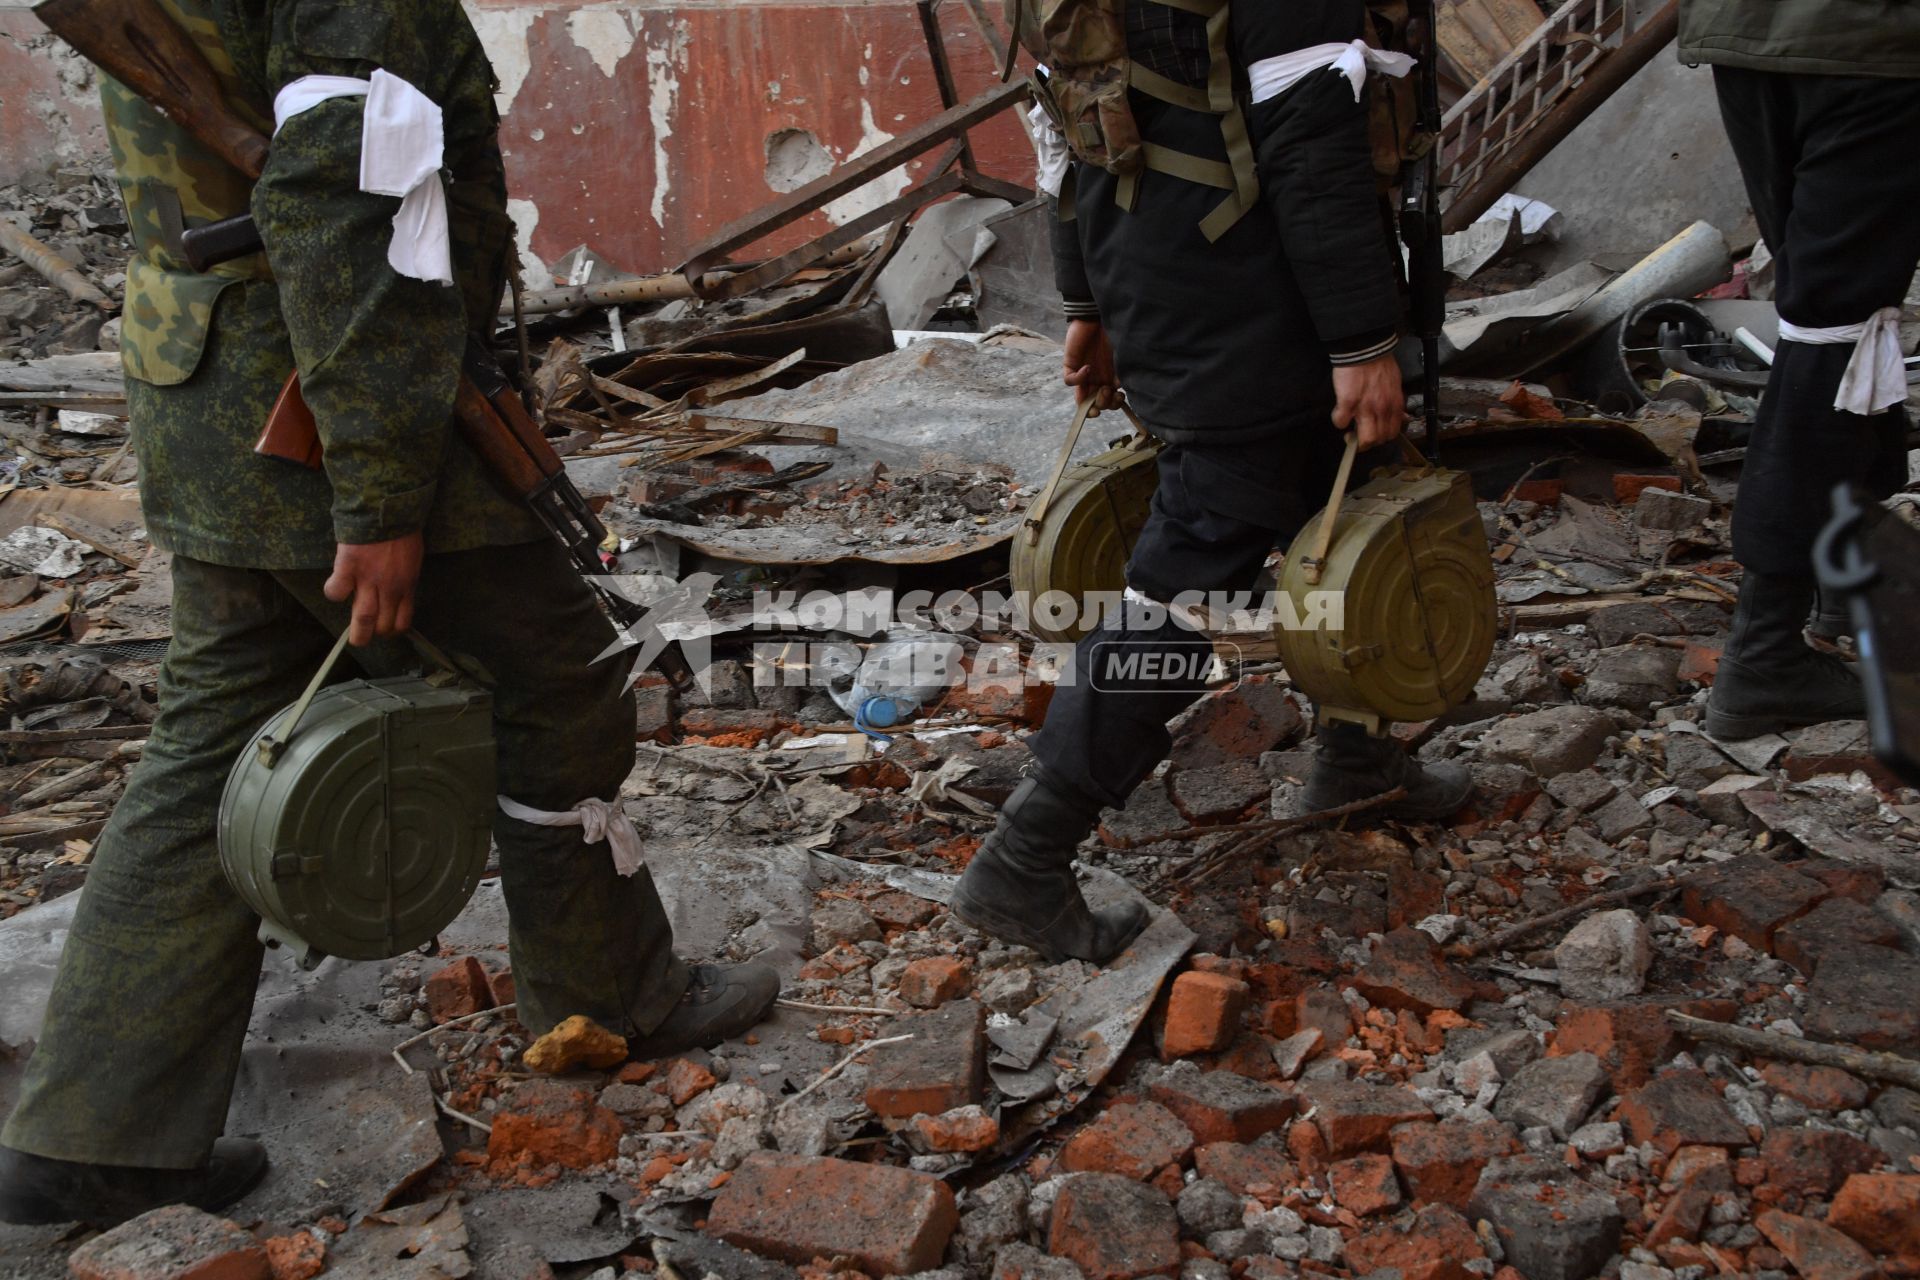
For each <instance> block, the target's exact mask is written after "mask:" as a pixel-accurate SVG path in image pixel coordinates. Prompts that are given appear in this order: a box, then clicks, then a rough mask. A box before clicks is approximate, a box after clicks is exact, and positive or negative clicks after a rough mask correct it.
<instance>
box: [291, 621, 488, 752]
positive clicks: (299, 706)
mask: <svg viewBox="0 0 1920 1280" xmlns="http://www.w3.org/2000/svg"><path fill="white" fill-rule="evenodd" d="M407 639H408V640H410V641H412V642H413V647H414V648H415V649H417V650H419V652H420V656H421V657H423V658H425V659H426V660H427V661H428V662H431V663H433V664H434V665H436V666H438V667H441V668H443V669H445V670H446V671H448V672H449V673H451V674H452V675H454V676H459V675H461V674H462V673H461V671H460V668H459V667H457V666H455V665H454V662H453V659H451V658H449V657H448V656H447V655H446V654H445V653H443V652H441V650H440V647H439V646H438V645H436V644H434V643H433V641H431V640H429V639H427V638H426V637H425V636H423V635H421V634H420V633H419V632H418V631H415V630H413V629H412V628H408V629H407ZM346 649H347V633H346V631H345V630H344V629H343V630H342V631H341V632H340V637H339V639H337V640H335V641H334V642H333V648H332V649H331V650H329V651H328V653H327V657H326V660H325V661H324V662H322V663H321V664H320V669H319V670H318V671H316V672H314V673H313V679H311V680H309V681H307V687H306V690H305V692H303V693H302V694H301V695H300V700H299V701H298V702H296V703H294V704H293V711H292V712H291V713H290V714H289V715H288V716H287V727H286V728H285V729H283V730H281V731H280V736H279V737H278V738H262V739H260V747H259V751H260V763H261V764H262V765H264V766H266V767H267V768H269V769H271V768H273V766H274V765H276V764H278V763H279V762H280V757H281V756H282V755H284V754H285V753H286V750H287V744H288V743H289V742H292V741H293V731H294V730H295V729H298V728H299V727H300V721H301V719H302V718H304V717H305V716H306V714H307V708H308V706H310V705H311V704H312V702H313V697H314V695H315V694H317V693H319V692H320V686H322V685H324V684H325V683H326V682H327V676H328V675H330V674H331V673H332V671H333V668H334V666H335V664H336V663H338V662H339V661H340V655H341V654H342V653H345V652H346Z"/></svg>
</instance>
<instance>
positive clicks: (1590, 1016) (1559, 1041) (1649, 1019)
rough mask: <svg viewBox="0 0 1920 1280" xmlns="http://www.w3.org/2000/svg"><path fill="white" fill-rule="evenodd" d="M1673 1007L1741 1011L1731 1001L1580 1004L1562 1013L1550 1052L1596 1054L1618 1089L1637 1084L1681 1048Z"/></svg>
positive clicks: (1716, 1014) (1719, 1018) (1713, 1015)
mask: <svg viewBox="0 0 1920 1280" xmlns="http://www.w3.org/2000/svg"><path fill="white" fill-rule="evenodd" d="M1668 1009H1678V1010H1679V1011H1680V1012H1682V1013H1685V1014H1688V1015H1690V1016H1692V1017H1695V1018H1704V1019H1706V1020H1708V1021H1710V1022H1730V1021H1732V1020H1733V1017H1734V1015H1735V1014H1736V1013H1738V1012H1739V1006H1738V1005H1737V1004H1735V1003H1734V1002H1733V1001H1731V1000H1683V1001H1678V1002H1676V1001H1672V1000H1664V999H1648V1000H1622V1001H1615V1002H1610V1003H1607V1004H1596V1005H1585V1006H1579V1007H1575V1008H1572V1009H1569V1010H1568V1011H1567V1012H1566V1013H1564V1014H1562V1015H1561V1018H1560V1025H1559V1026H1558V1027H1557V1028H1556V1029H1555V1030H1554V1034H1553V1040H1552V1042H1551V1043H1550V1044H1549V1045H1548V1046H1547V1056H1548V1057H1549V1058H1564V1057H1566V1056H1568V1055H1569V1054H1575V1053H1591V1054H1592V1055H1593V1056H1594V1057H1596V1058H1598V1059H1599V1060H1600V1065H1601V1066H1602V1067H1604V1068H1606V1072H1607V1078H1608V1079H1609V1080H1611V1081H1612V1083H1613V1088H1614V1091H1615V1092H1616V1093H1622V1094H1624V1093H1626V1092H1627V1091H1628V1090H1630V1089H1637V1088H1639V1087H1640V1086H1641V1085H1643V1084H1645V1083H1646V1082H1647V1081H1649V1080H1651V1079H1653V1072H1654V1068H1655V1067H1657V1066H1659V1065H1660V1064H1661V1063H1663V1062H1665V1061H1667V1060H1668V1059H1670V1058H1672V1057H1673V1055H1674V1053H1675V1052H1676V1051H1677V1050H1678V1049H1679V1047H1680V1037H1679V1034H1678V1033H1677V1032H1676V1031H1675V1030H1674V1029H1673V1024H1672V1023H1670V1022H1668V1021H1667V1010H1668Z"/></svg>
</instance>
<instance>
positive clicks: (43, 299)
mask: <svg viewBox="0 0 1920 1280" xmlns="http://www.w3.org/2000/svg"><path fill="white" fill-rule="evenodd" d="M0 222H4V223H6V224H7V225H8V226H9V227H10V228H11V230H12V232H13V233H15V234H16V235H21V236H27V237H31V238H32V240H34V241H37V242H39V244H40V245H41V246H42V247H44V248H45V249H47V250H49V251H51V252H52V253H53V254H55V255H57V256H58V257H59V258H60V259H62V260H63V261H64V264H65V265H66V266H67V267H69V268H70V269H73V270H75V271H77V272H78V273H79V275H80V277H81V279H82V281H83V282H84V283H85V284H87V285H90V286H91V287H92V289H93V291H94V295H95V297H97V298H98V299H99V300H100V302H92V301H88V300H87V299H86V298H82V297H76V296H74V294H73V293H72V292H70V291H69V290H66V289H62V288H60V287H58V286H56V285H55V284H54V283H53V282H52V281H51V280H49V279H48V278H47V276H46V274H45V273H44V272H42V271H39V270H36V269H35V268H34V266H32V265H30V264H29V263H28V262H26V261H24V260H22V259H21V258H20V257H18V256H10V257H6V258H4V259H0V360H30V359H37V358H39V357H42V356H49V355H67V354H75V353H79V352H84V351H102V350H104V351H111V350H115V349H116V347H117V342H118V333H119V323H118V322H117V321H116V320H115V319H113V318H112V316H111V314H110V313H109V310H108V309H107V308H106V307H103V306H102V305H100V303H101V302H105V303H110V304H111V305H112V309H114V310H117V309H118V304H117V301H115V300H117V299H118V298H119V297H120V296H121V295H122V294H123V293H124V292H125V290H126V284H127V252H128V245H129V243H130V242H129V240H128V238H127V215H126V210H125V208H124V207H123V206H122V204H121V203H120V193H119V191H118V190H117V189H116V188H115V187H114V184H113V180H112V176H111V174H110V173H108V172H107V171H105V170H104V169H98V168H70V169H56V170H54V171H52V172H51V173H45V172H35V173H30V174H27V175H24V176H23V177H22V178H21V181H20V183H19V184H18V185H16V186H13V187H4V188H0ZM4 247H5V248H6V249H7V250H8V252H9V254H17V253H18V248H17V247H16V242H15V241H14V240H13V239H8V240H7V242H6V243H5V245H4Z"/></svg>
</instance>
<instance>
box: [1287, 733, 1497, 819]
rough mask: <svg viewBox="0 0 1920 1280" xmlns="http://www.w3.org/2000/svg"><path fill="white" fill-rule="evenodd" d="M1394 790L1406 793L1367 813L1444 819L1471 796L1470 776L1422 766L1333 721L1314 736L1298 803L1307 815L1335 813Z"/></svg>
mask: <svg viewBox="0 0 1920 1280" xmlns="http://www.w3.org/2000/svg"><path fill="white" fill-rule="evenodd" d="M1395 787H1405V788H1406V790H1407V794H1406V795H1405V796H1404V797H1403V798H1401V799H1399V800H1396V801H1394V802H1393V803H1391V804H1384V805H1381V806H1380V807H1379V808H1378V809H1369V810H1367V813H1368V814H1377V815H1379V816H1380V817H1385V818H1403V819H1411V820H1414V821H1421V820H1430V819H1439V818H1447V817H1451V816H1452V815H1453V814H1454V813H1455V811H1457V810H1458V809H1459V808H1460V806H1461V805H1463V804H1465V803H1466V802H1467V797H1468V796H1470V795H1472V794H1473V774H1472V773H1470V772H1468V770H1467V767H1466V766H1465V765H1462V764H1424V765H1423V764H1421V763H1420V762H1419V761H1417V760H1415V759H1414V758H1413V757H1412V756H1410V755H1408V754H1407V753H1406V751H1405V750H1403V749H1402V748H1401V746H1400V744H1399V743H1397V742H1395V741H1394V740H1393V739H1392V738H1376V737H1374V736H1373V735H1372V734H1370V733H1368V732H1367V731H1366V730H1365V729H1363V728H1361V727H1360V726H1359V725H1357V724H1347V723H1345V722H1343V721H1334V722H1332V723H1330V724H1324V725H1322V726H1320V728H1319V730H1318V731H1317V732H1316V733H1315V734H1314V758H1313V771H1312V772H1311V773H1309V774H1308V775H1307V787H1306V794H1305V796H1304V797H1303V798H1302V800H1301V804H1302V806H1303V808H1304V810H1305V811H1306V812H1307V813H1319V812H1321V811H1322V810H1324V809H1338V808H1339V807H1341V806H1342V805H1349V804H1352V803H1354V802H1355V801H1357V800H1365V799H1367V798H1368V797H1369V796H1377V795H1379V794H1380V793H1381V792H1383V791H1391V790H1393V789H1394V788H1395ZM1356 816H1360V817H1363V818H1364V817H1365V816H1366V815H1356Z"/></svg>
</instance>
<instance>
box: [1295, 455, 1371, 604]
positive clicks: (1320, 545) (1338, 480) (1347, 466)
mask: <svg viewBox="0 0 1920 1280" xmlns="http://www.w3.org/2000/svg"><path fill="white" fill-rule="evenodd" d="M1346 436H1347V451H1346V452H1345V453H1343V454H1341V455H1340V470H1339V471H1337V472H1336V473H1334V477H1333V496H1332V497H1331V498H1329V499H1327V514H1326V515H1325V516H1324V517H1323V518H1322V519H1321V521H1320V536H1319V537H1318V538H1316V539H1315V540H1314V545H1313V554H1312V555H1310V556H1308V557H1307V558H1306V559H1305V560H1302V561H1301V562H1300V576H1301V577H1303V578H1305V579H1306V580H1307V585H1308V586H1310V587H1317V586H1319V585H1320V573H1321V571H1322V570H1324V569H1325V568H1326V567H1327V550H1328V548H1330V547H1332V546H1333V526H1334V522H1335V521H1337V520H1338V519H1339V518H1340V504H1341V503H1342V502H1345V501H1346V499H1347V482H1348V481H1349V480H1351V479H1353V460H1354V458H1355V456H1356V455H1358V454H1359V452H1360V433H1359V432H1358V431H1349V432H1347V433H1346Z"/></svg>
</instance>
